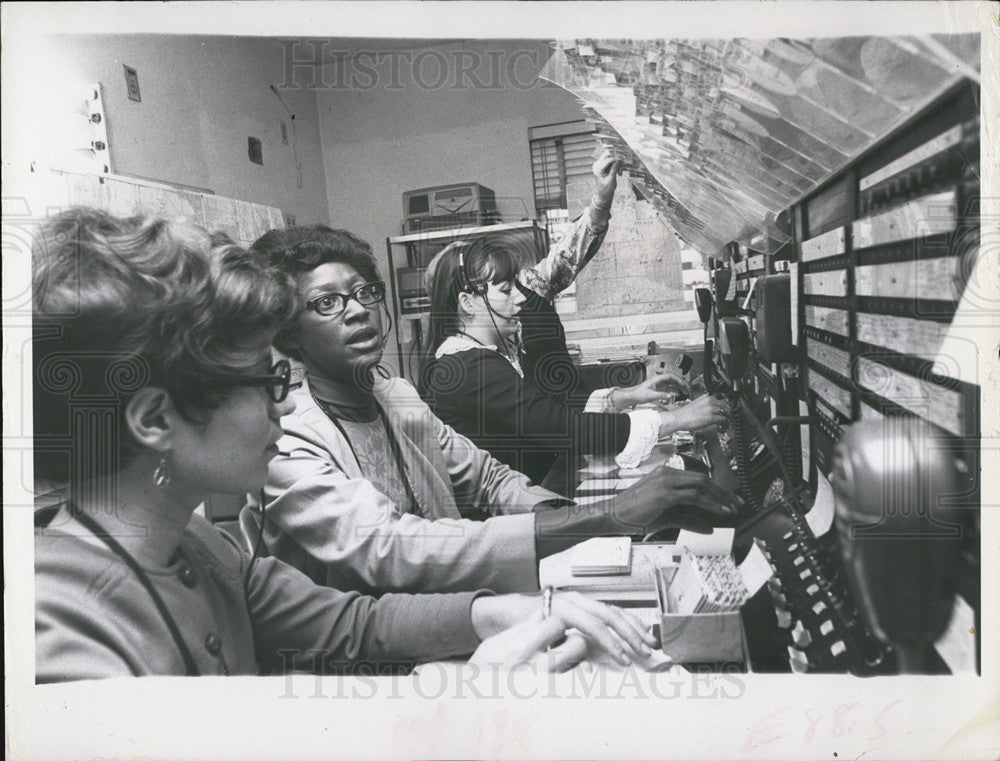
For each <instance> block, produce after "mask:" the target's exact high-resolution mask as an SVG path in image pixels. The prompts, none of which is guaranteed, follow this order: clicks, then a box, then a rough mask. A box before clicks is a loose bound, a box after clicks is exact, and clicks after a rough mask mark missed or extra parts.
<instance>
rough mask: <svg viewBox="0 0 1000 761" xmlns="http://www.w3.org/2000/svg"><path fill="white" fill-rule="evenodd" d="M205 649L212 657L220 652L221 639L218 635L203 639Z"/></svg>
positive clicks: (210, 635)
mask: <svg viewBox="0 0 1000 761" xmlns="http://www.w3.org/2000/svg"><path fill="white" fill-rule="evenodd" d="M205 649H206V650H208V652H210V653H211V654H212V655H218V654H219V653H221V652H222V638H221V637H219V635H218V634H209V635H208V636H207V637H205Z"/></svg>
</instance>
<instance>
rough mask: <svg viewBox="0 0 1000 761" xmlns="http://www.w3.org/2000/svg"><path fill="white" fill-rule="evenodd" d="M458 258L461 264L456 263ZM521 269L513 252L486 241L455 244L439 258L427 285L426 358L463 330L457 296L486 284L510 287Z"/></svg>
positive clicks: (476, 240)
mask: <svg viewBox="0 0 1000 761" xmlns="http://www.w3.org/2000/svg"><path fill="white" fill-rule="evenodd" d="M460 257H461V264H460V263H459V259H460ZM520 269H521V259H520V257H519V256H518V254H517V253H516V252H515V251H512V250H510V249H509V248H506V247H505V246H500V245H497V244H495V243H490V242H489V241H488V240H486V239H485V238H473V239H472V240H469V241H456V242H455V243H452V244H451V245H449V246H448V247H447V248H445V249H444V250H442V251H441V253H440V254H438V261H437V263H436V266H435V267H434V270H433V272H432V273H431V277H430V279H429V282H428V290H429V291H430V298H431V316H430V330H429V331H428V332H429V334H430V335H429V336H428V358H430V357H433V356H434V352H435V351H437V348H438V347H439V346H440V345H441V344H442V343H443V342H444V340H445V339H446V338H447V337H448V336H452V335H455V334H456V333H457V332H458V331H459V330H461V329H462V325H461V318H460V317H459V315H458V294H459V293H461V292H462V291H467V292H471V291H472V290H473V289H474V288H475V287H476V286H478V285H483V284H486V283H493V284H499V283H509V282H511V281H513V280H514V278H515V277H516V276H517V273H518V272H519V271H520Z"/></svg>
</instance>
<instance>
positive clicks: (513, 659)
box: [470, 592, 655, 671]
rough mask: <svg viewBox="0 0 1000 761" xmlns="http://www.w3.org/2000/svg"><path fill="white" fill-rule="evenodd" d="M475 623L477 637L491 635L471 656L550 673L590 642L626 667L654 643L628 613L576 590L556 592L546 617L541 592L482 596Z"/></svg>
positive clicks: (575, 659)
mask: <svg viewBox="0 0 1000 761" xmlns="http://www.w3.org/2000/svg"><path fill="white" fill-rule="evenodd" d="M472 624H473V628H474V630H475V631H476V634H477V635H479V636H480V637H483V636H486V637H487V638H486V639H484V641H483V643H482V644H481V645H480V646H479V647H478V648H477V649H476V652H475V653H474V654H473V656H472V658H471V660H470V663H475V664H477V665H480V666H485V665H496V666H516V665H518V664H521V663H538V664H540V666H542V667H543V668H544V669H546V670H549V671H563V670H565V669H567V668H570V667H572V666H573V665H575V664H576V663H577V662H578V661H579V660H580V659H581V658H582V657H583V655H584V653H585V651H586V649H587V647H586V645H587V640H589V641H590V642H591V643H593V644H595V645H596V646H597V647H598V648H599V649H600V650H602V651H604V652H606V653H608V654H609V655H610V656H611V657H613V658H614V659H615V660H616V661H618V662H619V663H620V664H622V665H627V664H629V663H631V662H632V661H634V660H642V659H644V658H647V657H648V656H649V654H650V647H651V646H652V645H654V644H655V640H654V639H653V637H652V635H651V634H650V633H649V632H648V631H647V630H646V629H645V627H643V625H642V623H640V622H639V620H638V619H636V618H635V617H634V616H632V615H631V614H630V613H628V612H626V611H623V610H620V609H618V608H615V607H613V606H611V605H605V604H604V603H601V602H598V601H596V600H591V599H588V598H586V597H584V596H583V595H581V594H578V593H577V592H555V593H554V594H553V595H552V596H551V607H550V609H549V611H548V615H545V614H544V613H543V609H542V601H541V598H540V597H539V596H537V595H497V596H495V597H478V598H476V600H475V601H474V602H473V604H472ZM569 629H572V630H574V631H573V632H568V631H567V630H569ZM493 632H497V633H496V634H494V633H493ZM564 637H565V642H561V643H560V640H562V639H563V638H564ZM557 643H559V644H558V645H557ZM551 646H555V647H553V649H552V651H550V652H546V651H547V648H549V647H551Z"/></svg>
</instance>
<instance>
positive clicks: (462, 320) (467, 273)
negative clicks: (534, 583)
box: [421, 151, 725, 496]
mask: <svg viewBox="0 0 1000 761" xmlns="http://www.w3.org/2000/svg"><path fill="white" fill-rule="evenodd" d="M593 174H594V179H595V182H596V187H597V190H596V192H595V193H594V197H593V199H592V201H591V204H590V206H589V208H588V209H587V210H586V212H585V213H584V214H583V215H581V216H580V217H579V218H578V219H577V220H576V221H575V222H574V223H573V225H572V226H571V228H570V232H569V233H568V234H566V235H565V236H563V237H562V238H561V239H560V240H559V241H557V243H556V245H555V246H554V247H553V249H552V250H551V251H550V252H549V254H548V256H547V257H546V258H545V259H544V260H543V261H542V262H541V263H540V264H538V265H536V266H534V267H531V268H522V261H521V258H520V257H519V256H518V254H517V252H516V251H513V250H511V249H510V248H508V247H506V246H504V245H500V244H496V243H492V242H490V241H488V240H486V239H483V238H479V239H473V240H469V241H460V242H456V243H453V244H451V245H450V246H448V247H447V248H446V249H445V250H444V251H442V252H441V253H440V254H439V255H438V257H437V258H436V260H435V261H434V262H432V263H431V267H429V268H428V269H429V272H430V278H429V291H430V294H431V324H430V341H429V347H430V353H431V355H432V356H431V359H430V360H429V361H428V363H427V364H426V365H425V367H424V368H423V372H422V375H421V380H422V386H421V392H422V395H423V397H424V398H425V399H426V400H427V402H428V404H429V405H430V406H431V408H432V409H433V410H434V412H435V414H437V415H438V417H440V418H441V419H442V420H443V421H445V422H446V423H448V424H449V425H451V426H452V427H453V428H455V430H457V431H460V432H461V433H463V434H464V435H466V436H468V437H469V438H470V439H472V441H474V442H475V443H476V444H477V445H479V446H480V447H482V448H483V449H486V450H488V451H490V452H491V453H492V454H493V456H494V457H496V458H497V459H499V460H501V461H502V462H504V463H506V464H508V465H509V466H510V467H512V468H514V469H516V470H520V471H521V472H523V473H525V474H526V475H527V476H528V477H529V478H531V479H532V480H533V481H534V482H536V483H542V484H543V485H544V486H546V487H548V488H550V489H552V490H554V491H556V492H558V493H560V494H564V495H567V496H570V495H572V493H573V488H574V484H575V480H574V475H575V472H576V464H577V462H578V461H579V460H580V456H581V455H585V454H590V455H611V456H615V457H616V460H617V462H618V464H619V465H620V466H622V467H635V466H636V465H638V464H639V463H640V462H641V461H642V460H644V459H645V458H646V457H648V456H649V454H650V452H651V451H652V448H653V446H654V445H655V444H656V442H657V440H658V439H660V438H662V437H664V436H666V435H668V434H670V433H673V432H675V431H678V430H692V431H693V430H700V429H702V428H707V427H709V426H712V425H715V424H717V423H720V422H722V421H723V420H724V409H725V405H724V403H723V402H721V401H719V400H717V399H713V398H712V397H710V396H707V395H706V396H702V397H700V398H699V399H697V400H695V401H693V402H691V403H689V404H687V405H685V406H683V407H680V408H677V409H674V410H671V411H667V410H653V409H638V410H631V411H627V412H625V410H628V409H629V408H630V407H632V406H633V405H636V404H639V403H643V402H650V401H658V400H661V399H664V398H666V397H667V393H666V392H665V391H661V390H660V387H661V386H674V387H677V386H681V387H682V388H683V385H684V384H683V383H678V382H677V381H675V380H673V379H672V377H671V376H653V377H652V378H650V379H648V380H647V381H645V382H644V383H642V384H639V385H638V386H633V387H626V388H608V389H597V390H594V389H584V388H581V384H580V383H579V382H578V380H577V379H576V371H575V369H574V367H573V365H572V363H571V362H570V361H569V357H568V354H567V352H566V349H565V340H564V334H563V332H562V327H561V325H560V323H559V318H558V316H557V315H556V314H555V308H554V306H553V303H552V298H553V297H554V296H555V294H557V293H559V292H560V291H561V290H563V289H564V288H565V287H566V286H567V285H569V283H570V282H572V280H573V278H574V277H575V276H576V274H577V273H578V272H579V270H580V269H582V268H583V266H585V265H586V263H587V262H588V261H590V259H591V258H592V257H593V256H594V255H595V254H596V252H597V250H598V248H599V247H600V244H601V242H602V241H603V237H604V234H605V231H606V230H607V227H608V219H609V217H610V207H611V200H612V197H613V195H614V190H615V186H616V179H615V175H616V163H615V159H614V156H613V154H612V153H611V152H610V151H605V152H604V153H602V154H601V156H600V157H599V158H598V159H597V160H596V161H595V162H594V169H593ZM522 316H523V317H524V318H525V319H524V324H523V326H522V320H521V317H522ZM522 327H523V333H522ZM522 337H523V341H522ZM685 390H686V389H685ZM581 391H582V392H583V393H581Z"/></svg>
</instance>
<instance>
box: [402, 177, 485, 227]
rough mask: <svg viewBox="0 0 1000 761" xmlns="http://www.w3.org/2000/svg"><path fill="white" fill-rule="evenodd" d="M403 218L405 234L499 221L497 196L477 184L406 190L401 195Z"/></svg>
mask: <svg viewBox="0 0 1000 761" xmlns="http://www.w3.org/2000/svg"><path fill="white" fill-rule="evenodd" d="M403 214H404V219H405V220H406V221H405V223H404V228H405V232H407V233H415V232H422V231H429V230H443V229H445V228H449V227H461V226H466V227H472V226H481V225H492V224H496V223H497V222H499V221H500V213H499V212H498V211H497V202H496V195H495V194H494V193H493V191H492V190H490V189H489V188H487V187H484V186H482V185H480V184H479V183H477V182H464V183H459V184H455V185H438V186H436V187H433V188H420V189H419V190H409V191H407V192H405V193H403Z"/></svg>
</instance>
